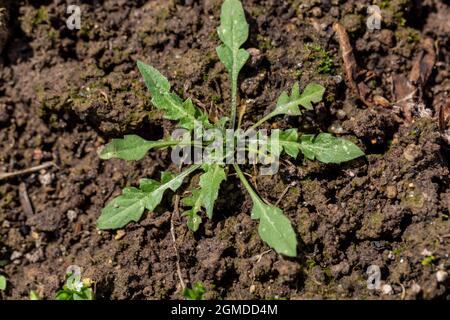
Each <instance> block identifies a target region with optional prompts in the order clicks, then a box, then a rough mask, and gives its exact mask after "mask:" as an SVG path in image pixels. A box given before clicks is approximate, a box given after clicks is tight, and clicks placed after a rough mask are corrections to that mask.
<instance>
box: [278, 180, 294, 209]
mask: <svg viewBox="0 0 450 320" xmlns="http://www.w3.org/2000/svg"><path fill="white" fill-rule="evenodd" d="M295 184H296V183H295V182H291V183H290V184H289V185H288V186H287V187H286V188H284V190H283V192H282V193H281V195H280V196H279V198H278V200H277V202H275V207H278V205H279V204H280V202H281V199H283V197H284V196H285V195H286V193H287V192H288V191H289V189H290V188H291V187H293V186H295Z"/></svg>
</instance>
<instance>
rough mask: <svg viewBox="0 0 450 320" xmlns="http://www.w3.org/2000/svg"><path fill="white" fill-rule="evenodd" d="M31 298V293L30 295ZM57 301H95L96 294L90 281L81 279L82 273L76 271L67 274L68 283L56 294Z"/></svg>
mask: <svg viewBox="0 0 450 320" xmlns="http://www.w3.org/2000/svg"><path fill="white" fill-rule="evenodd" d="M30 298H31V293H30ZM55 299H56V300H94V292H93V291H92V288H91V283H90V281H89V280H86V279H83V280H82V279H81V273H80V272H77V271H76V270H73V271H68V272H67V273H66V282H65V284H64V285H63V287H62V289H61V290H59V291H58V292H57V293H56V297H55Z"/></svg>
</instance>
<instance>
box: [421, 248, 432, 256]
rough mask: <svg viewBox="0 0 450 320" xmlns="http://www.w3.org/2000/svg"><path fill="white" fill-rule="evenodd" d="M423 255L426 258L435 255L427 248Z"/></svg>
mask: <svg viewBox="0 0 450 320" xmlns="http://www.w3.org/2000/svg"><path fill="white" fill-rule="evenodd" d="M420 254H421V255H423V256H425V257H429V256H432V255H433V252H431V251H430V250H428V249H427V248H425V249H423V250H422V252H421V253H420Z"/></svg>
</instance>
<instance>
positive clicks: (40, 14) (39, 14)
mask: <svg viewBox="0 0 450 320" xmlns="http://www.w3.org/2000/svg"><path fill="white" fill-rule="evenodd" d="M49 22H50V20H49V17H48V13H47V9H46V8H45V7H40V8H39V9H37V11H36V14H35V16H34V18H33V21H32V24H33V25H34V26H37V25H40V24H44V23H49Z"/></svg>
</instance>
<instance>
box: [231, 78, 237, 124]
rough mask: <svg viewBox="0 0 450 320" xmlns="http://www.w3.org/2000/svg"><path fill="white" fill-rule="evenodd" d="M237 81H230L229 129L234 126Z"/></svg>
mask: <svg viewBox="0 0 450 320" xmlns="http://www.w3.org/2000/svg"><path fill="white" fill-rule="evenodd" d="M236 109H237V79H236V80H235V79H231V129H233V130H234V126H235V125H236Z"/></svg>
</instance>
